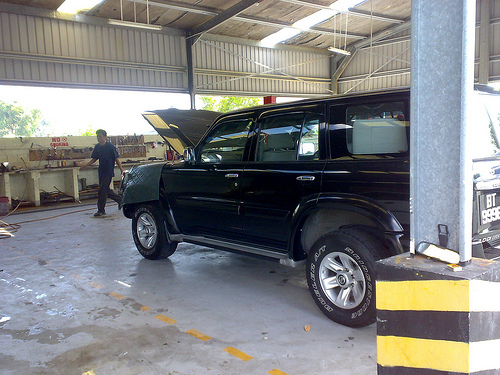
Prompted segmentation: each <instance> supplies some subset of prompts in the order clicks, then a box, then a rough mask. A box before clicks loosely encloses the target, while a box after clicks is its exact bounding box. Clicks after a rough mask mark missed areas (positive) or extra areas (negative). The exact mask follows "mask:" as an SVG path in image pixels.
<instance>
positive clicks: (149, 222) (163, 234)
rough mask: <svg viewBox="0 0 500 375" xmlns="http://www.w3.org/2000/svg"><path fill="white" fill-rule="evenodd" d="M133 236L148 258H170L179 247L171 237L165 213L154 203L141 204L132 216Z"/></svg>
mask: <svg viewBox="0 0 500 375" xmlns="http://www.w3.org/2000/svg"><path fill="white" fill-rule="evenodd" d="M132 237H133V238H134V242H135V246H136V247H137V250H139V253H141V255H142V256H143V257H144V258H147V259H163V258H168V257H169V256H170V255H172V254H173V253H174V252H175V250H176V249H177V242H173V241H171V240H170V238H169V234H168V231H167V229H166V227H165V215H164V214H163V213H162V212H161V211H160V210H159V208H158V207H156V206H154V205H149V204H148V205H141V206H139V207H137V208H136V209H135V211H134V216H133V218H132Z"/></svg>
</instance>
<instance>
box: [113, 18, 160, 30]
mask: <svg viewBox="0 0 500 375" xmlns="http://www.w3.org/2000/svg"><path fill="white" fill-rule="evenodd" d="M108 24H110V25H115V26H126V27H135V28H138V29H149V30H161V28H162V26H161V25H151V24H150V23H140V22H130V21H122V20H115V19H109V20H108Z"/></svg>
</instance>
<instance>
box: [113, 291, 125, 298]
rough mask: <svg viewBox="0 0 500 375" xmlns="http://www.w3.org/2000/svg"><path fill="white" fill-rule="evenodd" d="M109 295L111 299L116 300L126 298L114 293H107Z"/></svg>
mask: <svg viewBox="0 0 500 375" xmlns="http://www.w3.org/2000/svg"><path fill="white" fill-rule="evenodd" d="M109 295H110V296H111V297H115V298H116V299H125V298H126V297H125V296H122V295H121V294H120V293H116V292H111V293H109Z"/></svg>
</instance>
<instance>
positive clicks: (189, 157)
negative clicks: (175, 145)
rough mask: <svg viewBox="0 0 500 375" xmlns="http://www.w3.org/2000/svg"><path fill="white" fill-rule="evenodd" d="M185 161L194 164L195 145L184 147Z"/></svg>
mask: <svg viewBox="0 0 500 375" xmlns="http://www.w3.org/2000/svg"><path fill="white" fill-rule="evenodd" d="M184 161H185V162H186V163H188V164H194V162H195V161H196V158H195V156H194V148H193V147H186V148H185V149H184Z"/></svg>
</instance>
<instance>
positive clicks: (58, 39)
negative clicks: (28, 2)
mask: <svg viewBox="0 0 500 375" xmlns="http://www.w3.org/2000/svg"><path fill="white" fill-rule="evenodd" d="M185 67H186V60H185V44H184V38H183V37H182V36H175V35H168V34H163V33H154V32H144V31H140V30H130V29H123V28H113V27H108V26H103V25H94V24H87V23H82V22H72V21H68V20H62V19H56V18H49V17H37V16H31V15H21V14H13V13H5V12H2V13H0V82H1V83H3V84H21V83H22V84H27V85H38V84H42V85H50V86H68V85H72V86H73V87H95V88H121V89H140V90H148V91H150V90H161V91H171V92H185V91H186V86H187V78H186V77H187V74H186V68H185ZM166 88H168V89H166Z"/></svg>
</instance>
